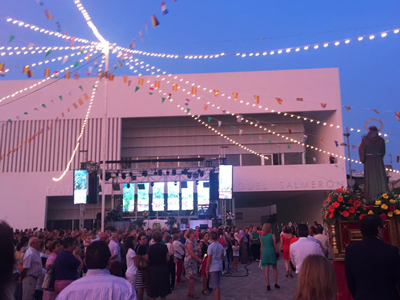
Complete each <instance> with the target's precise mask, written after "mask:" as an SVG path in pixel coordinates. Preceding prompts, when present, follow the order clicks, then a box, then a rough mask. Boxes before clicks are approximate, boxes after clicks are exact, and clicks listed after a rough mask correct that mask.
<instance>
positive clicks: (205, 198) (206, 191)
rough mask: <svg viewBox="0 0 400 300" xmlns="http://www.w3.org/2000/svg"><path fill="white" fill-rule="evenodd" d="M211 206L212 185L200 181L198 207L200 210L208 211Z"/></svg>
mask: <svg viewBox="0 0 400 300" xmlns="http://www.w3.org/2000/svg"><path fill="white" fill-rule="evenodd" d="M209 204H210V183H209V182H208V181H199V184H198V185H197V206H198V209H199V210H201V209H206V208H208V205H209Z"/></svg>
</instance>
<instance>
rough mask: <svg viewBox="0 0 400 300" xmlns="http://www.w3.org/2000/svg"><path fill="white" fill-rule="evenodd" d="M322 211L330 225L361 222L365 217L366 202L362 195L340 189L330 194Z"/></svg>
mask: <svg viewBox="0 0 400 300" xmlns="http://www.w3.org/2000/svg"><path fill="white" fill-rule="evenodd" d="M322 211H323V216H322V217H323V219H324V221H325V222H326V223H328V224H332V223H335V222H336V221H354V220H361V218H362V217H363V216H364V215H365V201H364V199H363V198H362V196H361V194H359V193H356V192H353V191H351V190H350V189H343V188H339V189H336V190H335V191H332V192H330V193H329V194H328V197H327V198H326V200H324V205H323V209H322Z"/></svg>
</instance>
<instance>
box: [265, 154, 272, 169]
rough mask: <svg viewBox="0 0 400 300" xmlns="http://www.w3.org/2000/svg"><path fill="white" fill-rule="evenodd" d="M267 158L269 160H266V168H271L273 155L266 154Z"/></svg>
mask: <svg viewBox="0 0 400 300" xmlns="http://www.w3.org/2000/svg"><path fill="white" fill-rule="evenodd" d="M264 156H265V157H268V159H264V165H265V166H271V165H272V155H271V154H264Z"/></svg>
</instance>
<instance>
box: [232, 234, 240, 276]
mask: <svg viewBox="0 0 400 300" xmlns="http://www.w3.org/2000/svg"><path fill="white" fill-rule="evenodd" d="M232 251H233V267H232V271H236V272H237V271H238V261H239V245H238V241H237V240H234V245H233V246H232Z"/></svg>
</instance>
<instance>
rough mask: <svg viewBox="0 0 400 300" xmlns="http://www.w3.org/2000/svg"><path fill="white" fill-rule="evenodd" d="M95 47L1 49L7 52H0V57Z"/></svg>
mask: <svg viewBox="0 0 400 300" xmlns="http://www.w3.org/2000/svg"><path fill="white" fill-rule="evenodd" d="M94 48H96V46H95V45H86V46H76V47H58V46H54V47H49V46H45V47H5V46H2V47H0V50H6V51H3V52H0V56H5V55H9V56H11V55H27V54H41V53H47V52H48V51H60V50H61V51H65V50H84V49H94Z"/></svg>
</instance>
